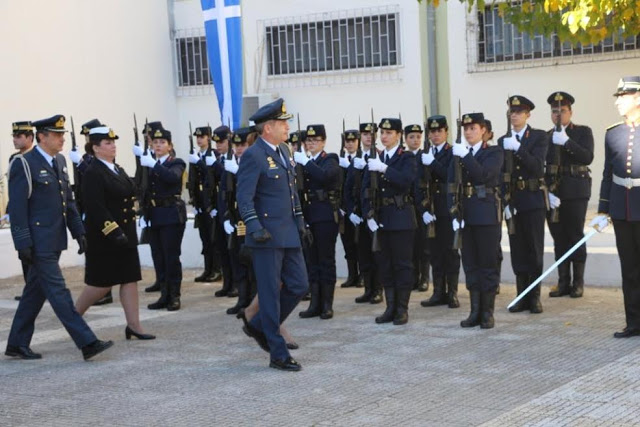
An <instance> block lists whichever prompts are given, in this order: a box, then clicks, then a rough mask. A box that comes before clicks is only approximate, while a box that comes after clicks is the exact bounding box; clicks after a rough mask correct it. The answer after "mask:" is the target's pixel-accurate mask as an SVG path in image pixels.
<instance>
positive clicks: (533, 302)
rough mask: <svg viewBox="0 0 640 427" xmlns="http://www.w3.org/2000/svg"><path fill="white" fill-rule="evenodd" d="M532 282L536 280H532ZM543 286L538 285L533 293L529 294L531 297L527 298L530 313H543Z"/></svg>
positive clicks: (532, 290)
mask: <svg viewBox="0 0 640 427" xmlns="http://www.w3.org/2000/svg"><path fill="white" fill-rule="evenodd" d="M530 280H535V279H530ZM541 286H542V285H541V284H539V283H538V285H537V286H536V287H535V288H533V289H531V292H529V295H527V297H529V311H530V312H531V313H534V314H538V313H542V303H541V302H540V287H541ZM525 298H526V297H525ZM523 299H524V298H523Z"/></svg>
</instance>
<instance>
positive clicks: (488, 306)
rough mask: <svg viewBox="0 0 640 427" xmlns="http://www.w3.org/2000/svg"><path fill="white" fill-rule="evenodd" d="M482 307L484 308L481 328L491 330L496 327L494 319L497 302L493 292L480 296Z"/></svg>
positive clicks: (483, 293)
mask: <svg viewBox="0 0 640 427" xmlns="http://www.w3.org/2000/svg"><path fill="white" fill-rule="evenodd" d="M480 300H481V302H480V306H481V307H482V316H481V317H482V318H481V320H480V328H482V329H491V328H493V326H494V325H495V321H494V319H493V308H494V306H495V302H496V294H495V293H494V292H493V291H491V292H482V293H481V294H480Z"/></svg>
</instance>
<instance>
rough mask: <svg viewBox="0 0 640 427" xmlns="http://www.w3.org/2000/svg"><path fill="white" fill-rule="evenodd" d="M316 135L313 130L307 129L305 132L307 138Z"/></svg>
mask: <svg viewBox="0 0 640 427" xmlns="http://www.w3.org/2000/svg"><path fill="white" fill-rule="evenodd" d="M315 134H316V130H315V129H314V128H309V130H308V131H307V135H308V136H314V135H315Z"/></svg>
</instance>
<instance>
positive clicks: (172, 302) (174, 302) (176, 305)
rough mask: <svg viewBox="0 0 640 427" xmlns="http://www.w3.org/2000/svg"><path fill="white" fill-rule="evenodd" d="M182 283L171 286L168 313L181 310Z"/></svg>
mask: <svg viewBox="0 0 640 427" xmlns="http://www.w3.org/2000/svg"><path fill="white" fill-rule="evenodd" d="M180 285H181V284H180V283H173V284H170V285H169V302H168V303H167V311H178V310H180Z"/></svg>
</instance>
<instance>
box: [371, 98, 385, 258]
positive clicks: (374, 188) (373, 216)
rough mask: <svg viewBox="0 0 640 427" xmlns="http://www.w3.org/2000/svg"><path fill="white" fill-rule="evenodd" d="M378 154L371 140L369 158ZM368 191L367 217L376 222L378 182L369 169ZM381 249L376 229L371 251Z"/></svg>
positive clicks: (373, 157) (372, 119)
mask: <svg viewBox="0 0 640 427" xmlns="http://www.w3.org/2000/svg"><path fill="white" fill-rule="evenodd" d="M371 123H372V126H373V123H375V121H374V118H373V108H372V109H371ZM377 156H378V152H377V151H376V141H375V140H373V138H372V141H371V148H370V149H369V158H370V159H375V158H376V157H377ZM367 190H368V193H369V200H370V204H371V209H370V210H369V212H368V213H367V218H371V219H374V220H375V221H376V222H378V220H377V216H378V208H379V207H380V206H379V203H378V191H379V183H378V172H371V171H369V188H368V189H367ZM381 250H382V246H381V244H380V240H379V239H378V230H376V231H374V232H373V236H372V238H371V251H372V252H380V251H381Z"/></svg>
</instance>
